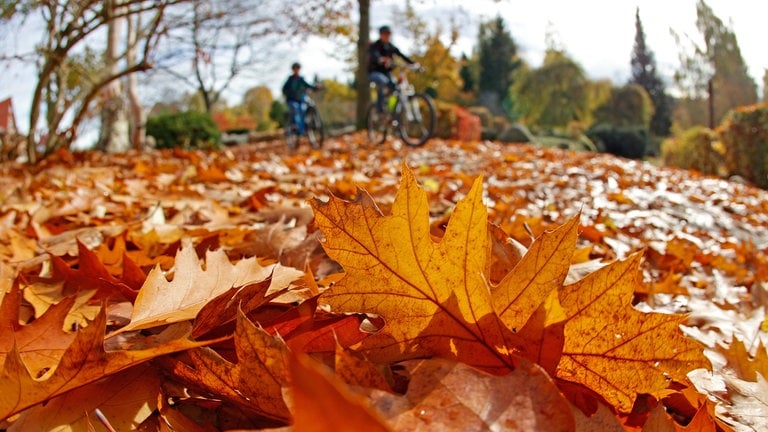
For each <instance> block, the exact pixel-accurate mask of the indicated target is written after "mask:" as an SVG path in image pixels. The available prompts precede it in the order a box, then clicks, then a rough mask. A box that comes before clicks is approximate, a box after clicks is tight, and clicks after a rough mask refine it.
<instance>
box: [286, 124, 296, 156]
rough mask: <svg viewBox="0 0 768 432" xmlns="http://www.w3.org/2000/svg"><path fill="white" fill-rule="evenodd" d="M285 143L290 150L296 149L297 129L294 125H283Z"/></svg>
mask: <svg viewBox="0 0 768 432" xmlns="http://www.w3.org/2000/svg"><path fill="white" fill-rule="evenodd" d="M285 143H286V144H287V145H288V148H289V149H291V150H296V149H297V148H298V147H299V131H298V130H297V129H296V126H294V125H291V124H289V125H286V126H285Z"/></svg>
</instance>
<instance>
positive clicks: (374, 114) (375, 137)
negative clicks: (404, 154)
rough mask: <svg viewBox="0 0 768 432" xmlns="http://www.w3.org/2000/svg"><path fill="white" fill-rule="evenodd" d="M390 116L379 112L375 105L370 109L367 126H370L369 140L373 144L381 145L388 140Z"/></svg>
mask: <svg viewBox="0 0 768 432" xmlns="http://www.w3.org/2000/svg"><path fill="white" fill-rule="evenodd" d="M388 121H389V114H388V113H384V112H379V110H378V109H376V105H375V104H371V106H369V107H368V115H367V116H366V125H367V126H368V140H369V141H370V142H371V143H373V144H381V143H383V142H384V140H385V139H387V128H388V126H389V125H388Z"/></svg>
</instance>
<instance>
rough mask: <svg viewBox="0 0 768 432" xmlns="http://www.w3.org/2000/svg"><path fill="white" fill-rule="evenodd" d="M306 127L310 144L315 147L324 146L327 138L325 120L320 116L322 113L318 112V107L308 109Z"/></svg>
mask: <svg viewBox="0 0 768 432" xmlns="http://www.w3.org/2000/svg"><path fill="white" fill-rule="evenodd" d="M306 127H307V138H308V139H309V145H311V146H312V148H314V149H319V148H320V147H322V146H323V139H324V138H325V133H324V132H323V120H322V119H321V118H320V113H318V112H317V109H315V108H313V107H310V108H308V109H307V116H306Z"/></svg>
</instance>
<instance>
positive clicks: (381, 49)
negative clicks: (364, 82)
mask: <svg viewBox="0 0 768 432" xmlns="http://www.w3.org/2000/svg"><path fill="white" fill-rule="evenodd" d="M391 37H392V30H391V29H390V28H389V26H382V27H380V28H379V40H377V41H376V42H374V43H372V44H371V45H370V47H369V48H368V61H369V63H368V79H369V80H370V81H371V82H372V83H374V84H376V109H377V110H378V111H379V112H380V113H381V112H384V92H385V89H387V90H388V91H389V93H391V92H392V91H394V90H395V80H394V79H393V78H392V69H394V67H395V64H394V62H393V57H394V56H398V57H400V58H401V59H403V60H405V62H406V63H408V64H416V62H414V61H413V60H411V59H410V58H408V56H406V55H405V54H403V53H402V52H400V50H399V49H398V48H397V47H396V46H394V45H392V42H390V39H391Z"/></svg>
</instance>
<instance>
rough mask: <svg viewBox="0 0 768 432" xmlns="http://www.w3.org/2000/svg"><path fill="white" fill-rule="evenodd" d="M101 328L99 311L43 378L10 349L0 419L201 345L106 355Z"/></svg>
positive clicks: (172, 344) (2, 374)
mask: <svg viewBox="0 0 768 432" xmlns="http://www.w3.org/2000/svg"><path fill="white" fill-rule="evenodd" d="M105 324H106V315H105V313H104V309H103V308H102V309H101V311H100V312H99V314H98V315H97V316H96V319H95V320H94V321H93V322H92V323H90V325H89V326H88V327H86V328H84V329H82V330H79V331H78V332H77V334H76V336H75V339H74V340H73V341H72V343H71V344H70V346H69V347H67V349H66V351H64V354H63V355H62V356H61V361H60V362H59V364H58V366H57V367H56V368H55V370H53V371H52V372H50V371H49V372H47V373H46V374H45V376H44V377H35V376H32V375H30V373H29V372H28V371H27V368H26V367H25V365H24V362H23V360H22V358H21V355H20V353H19V351H18V348H17V347H16V346H14V347H13V349H12V350H11V352H10V353H9V354H8V356H7V357H6V359H5V362H4V363H3V365H2V370H0V388H2V389H4V390H3V392H2V393H0V419H5V418H7V417H8V416H10V415H12V414H15V413H17V412H20V411H22V410H24V409H26V408H28V407H31V406H33V405H36V404H38V403H40V402H44V401H46V400H49V399H51V398H53V397H55V396H58V395H61V394H64V393H66V392H68V391H71V390H74V389H76V388H79V387H82V386H84V385H86V384H89V383H91V382H94V381H97V380H99V379H102V378H104V377H106V376H109V375H112V374H115V373H117V372H119V371H121V370H123V369H127V368H129V367H131V366H134V365H137V364H140V363H143V362H145V361H147V360H150V359H152V358H155V357H158V356H161V355H164V354H168V353H172V352H177V351H184V350H188V349H192V348H196V347H200V346H202V345H204V343H200V342H195V341H192V340H189V339H186V338H185V339H173V340H170V341H164V342H163V343H161V344H158V345H156V346H153V347H151V348H147V349H144V350H135V351H127V350H119V351H111V352H106V351H104V347H103V341H104V330H105ZM41 378H42V379H41Z"/></svg>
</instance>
